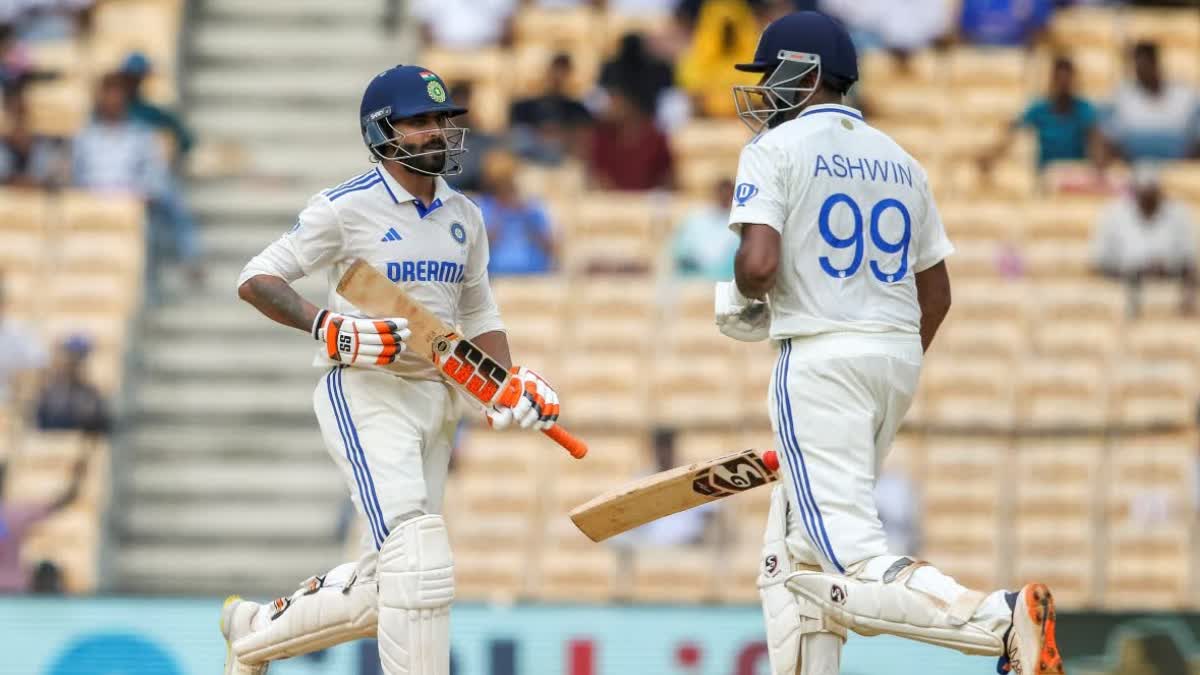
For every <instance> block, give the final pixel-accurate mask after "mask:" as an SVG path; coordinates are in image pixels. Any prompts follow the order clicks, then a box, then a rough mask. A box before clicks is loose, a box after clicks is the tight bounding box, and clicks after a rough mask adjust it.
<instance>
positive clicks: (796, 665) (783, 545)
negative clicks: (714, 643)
mask: <svg viewBox="0 0 1200 675" xmlns="http://www.w3.org/2000/svg"><path fill="white" fill-rule="evenodd" d="M787 513H788V502H787V494H786V493H785V492H784V490H783V488H782V487H776V488H775V489H774V491H772V493H771V511H770V513H769V514H768V515H767V529H766V534H765V536H764V537H763V554H762V563H761V565H760V566H759V574H758V594H759V597H761V598H762V606H763V619H764V620H765V623H766V628H767V654H768V656H770V659H771V674H772V675H837V673H838V672H839V668H840V664H841V654H842V644H843V643H844V642H845V641H846V629H845V627H843V626H841V625H839V624H837V623H835V622H833V621H831V620H829V619H827V618H825V615H824V613H823V612H822V611H821V608H820V607H819V606H817V605H816V604H814V603H812V602H809V601H808V600H805V599H803V598H801V597H799V596H797V595H796V594H794V593H792V591H790V590H788V588H787V586H785V585H784V582H786V581H787V579H788V575H789V574H790V573H791V572H792V570H793V569H796V567H797V565H796V564H795V563H794V562H793V561H792V558H791V556H790V555H789V553H788V547H787V541H786V540H787V522H788V518H787ZM805 568H807V569H812V570H820V568H819V567H811V568H810V567H807V566H805Z"/></svg>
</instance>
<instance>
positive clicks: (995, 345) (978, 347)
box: [935, 311, 1028, 361]
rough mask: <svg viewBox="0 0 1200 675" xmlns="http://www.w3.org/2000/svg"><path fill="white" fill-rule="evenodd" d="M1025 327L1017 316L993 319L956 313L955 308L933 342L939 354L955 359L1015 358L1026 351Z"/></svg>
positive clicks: (1023, 354) (1022, 355)
mask: <svg viewBox="0 0 1200 675" xmlns="http://www.w3.org/2000/svg"><path fill="white" fill-rule="evenodd" d="M1027 342H1028V338H1027V335H1026V333H1025V328H1024V326H1023V325H1022V323H1021V321H1020V320H1019V319H1018V318H1017V317H1012V316H997V317H996V318H995V319H992V320H979V319H970V318H963V317H960V316H956V315H955V312H954V311H951V312H950V316H948V317H947V318H946V321H945V322H944V323H943V324H942V326H941V328H939V329H938V333H937V338H936V340H935V344H937V351H938V353H941V354H946V355H951V356H953V357H954V358H956V359H962V360H967V359H974V358H979V357H987V358H994V359H1007V360H1014V361H1015V360H1016V359H1019V358H1021V357H1024V356H1025V354H1026V352H1027V351H1028V345H1027V344H1026V343H1027Z"/></svg>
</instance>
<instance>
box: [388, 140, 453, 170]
mask: <svg viewBox="0 0 1200 675" xmlns="http://www.w3.org/2000/svg"><path fill="white" fill-rule="evenodd" d="M447 149H448V148H447V145H446V139H445V137H442V136H438V137H434V138H431V139H430V140H429V141H427V142H425V143H423V144H421V145H415V144H408V143H405V144H403V145H401V146H400V152H398V153H396V155H397V156H396V160H397V161H398V162H400V164H401V165H402V166H404V168H406V169H408V170H409V171H411V172H413V173H421V174H440V173H442V172H444V171H445V169H446V159H447V154H448V153H447ZM425 153H428V154H425ZM414 155H415V156H414Z"/></svg>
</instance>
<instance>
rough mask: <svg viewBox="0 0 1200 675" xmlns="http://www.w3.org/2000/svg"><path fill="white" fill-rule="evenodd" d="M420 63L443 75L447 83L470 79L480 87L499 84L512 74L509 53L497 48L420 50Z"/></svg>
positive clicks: (474, 84)
mask: <svg viewBox="0 0 1200 675" xmlns="http://www.w3.org/2000/svg"><path fill="white" fill-rule="evenodd" d="M421 65H423V66H425V67H426V68H428V69H430V70H432V71H433V72H435V73H437V74H438V75H439V76H441V78H442V80H444V81H445V82H446V83H447V84H449V85H451V86H453V85H454V84H455V83H457V82H470V83H472V85H473V86H474V87H476V88H477V89H484V88H486V87H487V86H488V85H499V84H501V83H503V82H504V81H505V78H508V77H510V76H511V74H512V63H511V57H510V55H509V53H508V52H506V51H504V50H501V49H496V48H487V49H473V50H469V51H460V50H454V49H438V48H432V49H426V50H424V51H423V52H422V53H421Z"/></svg>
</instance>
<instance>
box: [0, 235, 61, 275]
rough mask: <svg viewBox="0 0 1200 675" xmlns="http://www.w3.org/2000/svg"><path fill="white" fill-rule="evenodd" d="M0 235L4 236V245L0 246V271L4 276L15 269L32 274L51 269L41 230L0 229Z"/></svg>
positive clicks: (14, 271) (15, 270)
mask: <svg viewBox="0 0 1200 675" xmlns="http://www.w3.org/2000/svg"><path fill="white" fill-rule="evenodd" d="M0 236H2V237H3V238H4V245H3V246H0V271H3V272H4V273H5V276H6V277H7V276H8V275H13V274H14V273H16V272H17V271H20V272H21V273H25V274H28V275H31V276H32V275H38V274H40V273H42V272H46V273H48V272H49V271H50V270H51V269H52V268H51V265H50V264H48V263H49V261H48V260H47V258H48V257H49V256H48V255H47V253H48V252H49V251H48V248H49V247H48V245H47V242H46V238H45V237H44V236H43V235H42V232H41V231H39V230H10V231H0Z"/></svg>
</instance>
